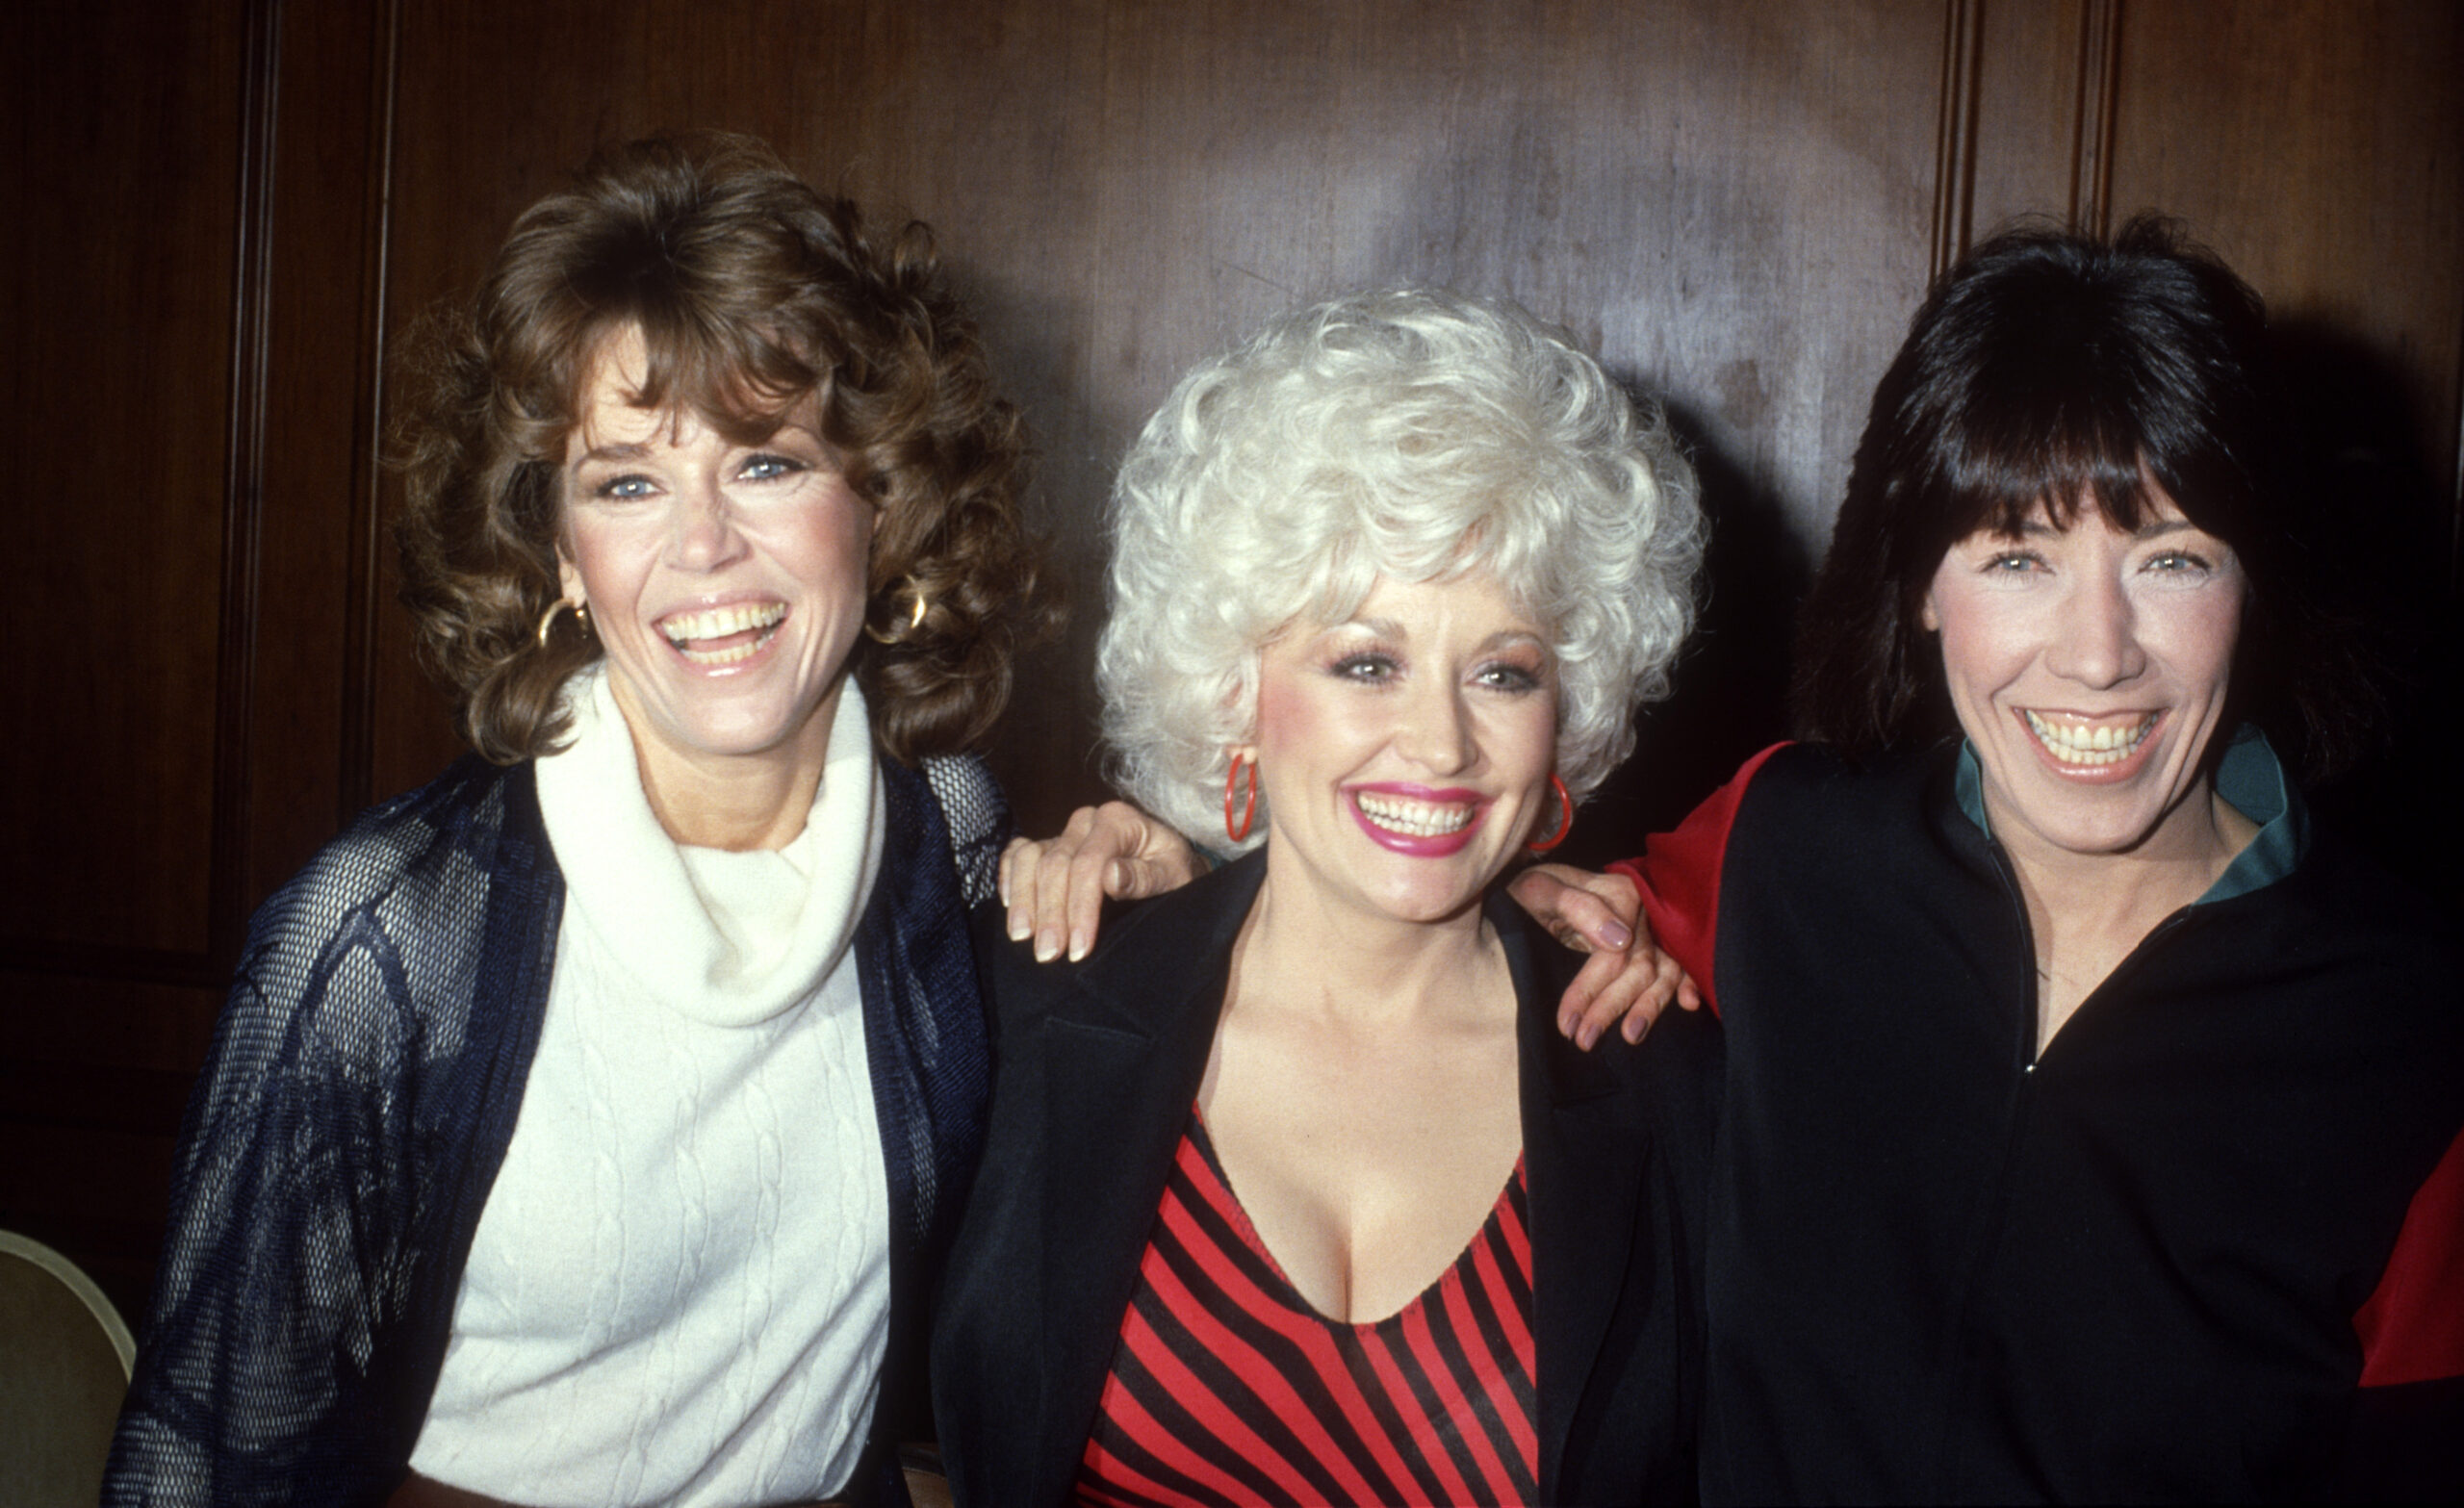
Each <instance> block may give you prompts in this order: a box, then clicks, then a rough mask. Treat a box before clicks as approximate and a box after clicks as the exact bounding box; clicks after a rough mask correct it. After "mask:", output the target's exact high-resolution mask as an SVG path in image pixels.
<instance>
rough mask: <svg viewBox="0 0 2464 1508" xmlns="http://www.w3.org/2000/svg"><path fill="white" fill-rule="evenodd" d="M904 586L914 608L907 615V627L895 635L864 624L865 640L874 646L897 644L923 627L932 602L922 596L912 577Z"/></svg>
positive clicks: (922, 592) (922, 589)
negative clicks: (868, 640) (869, 640)
mask: <svg viewBox="0 0 2464 1508" xmlns="http://www.w3.org/2000/svg"><path fill="white" fill-rule="evenodd" d="M905 585H906V587H907V595H908V596H909V597H911V598H912V599H914V606H913V607H912V608H911V609H910V610H909V612H908V614H907V626H906V627H904V628H901V629H899V630H898V631H897V632H896V633H884V632H882V631H881V630H880V629H879V628H876V627H874V626H872V625H871V624H866V625H864V636H865V637H866V638H869V639H871V640H872V641H873V642H874V643H876V644H898V643H902V642H904V641H905V640H907V639H910V638H911V637H913V636H914V633H915V630H916V629H918V628H921V627H923V626H924V615H925V614H926V613H928V612H931V611H932V610H933V600H932V599H931V598H929V597H927V596H925V595H924V588H923V587H922V586H921V585H919V584H917V582H916V579H915V578H914V577H913V576H909V577H908V578H907V580H906V582H905Z"/></svg>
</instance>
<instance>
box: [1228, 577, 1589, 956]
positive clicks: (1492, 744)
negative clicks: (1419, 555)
mask: <svg viewBox="0 0 2464 1508" xmlns="http://www.w3.org/2000/svg"><path fill="white" fill-rule="evenodd" d="M1556 721H1557V681H1556V667H1555V661H1554V657H1553V654H1552V653H1551V651H1550V648H1549V638H1548V636H1547V634H1545V633H1544V632H1543V631H1542V629H1541V627H1540V626H1538V625H1537V624H1534V623H1532V622H1531V621H1530V620H1529V619H1528V618H1527V617H1526V616H1525V615H1524V614H1523V613H1522V612H1521V611H1520V610H1519V609H1518V608H1517V607H1516V606H1515V605H1514V603H1513V602H1512V601H1510V600H1509V599H1508V598H1507V597H1506V595H1505V593H1504V592H1503V591H1502V590H1501V588H1500V587H1499V586H1498V585H1497V584H1496V583H1495V582H1494V581H1492V580H1490V579H1489V578H1488V577H1486V576H1482V575H1474V576H1467V577H1463V578H1460V579H1457V580H1453V581H1447V582H1420V583H1405V582H1398V581H1391V580H1386V579H1383V578H1380V579H1379V580H1378V582H1377V583H1376V585H1375V586H1373V588H1372V589H1371V590H1370V593H1369V595H1368V596H1367V597H1366V598H1365V599H1363V600H1362V601H1361V604H1360V608H1359V610H1358V611H1357V612H1355V613H1353V614H1352V615H1351V617H1350V618H1349V619H1348V620H1347V621H1346V622H1343V623H1340V624H1332V625H1325V626H1316V627H1311V626H1298V627H1295V628H1294V629H1292V630H1290V631H1289V632H1287V633H1285V634H1284V635H1283V636H1282V637H1280V638H1278V639H1277V640H1275V641H1274V642H1273V643H1272V644H1270V645H1269V646H1267V648H1266V650H1265V652H1264V653H1263V654H1262V656H1261V659H1260V666H1259V683H1258V722H1257V742H1256V744H1255V745H1254V746H1253V747H1252V748H1250V749H1248V750H1245V751H1243V752H1244V753H1246V754H1251V755H1252V756H1253V757H1255V759H1256V760H1257V766H1258V780H1259V785H1260V788H1261V789H1262V790H1263V791H1264V792H1265V794H1266V797H1267V802H1268V811H1269V834H1268V836H1269V840H1270V846H1269V850H1268V853H1269V864H1270V870H1269V873H1270V877H1272V878H1274V879H1277V880H1280V881H1282V882H1285V883H1287V884H1289V883H1296V884H1298V885H1300V886H1302V887H1304V888H1305V889H1307V890H1308V891H1310V892H1312V893H1314V894H1315V895H1316V897H1317V898H1318V900H1319V901H1320V902H1321V903H1323V904H1331V905H1333V906H1336V907H1350V908H1357V909H1359V910H1361V911H1364V912H1367V913H1370V914H1372V915H1374V916H1378V917H1384V918H1389V919H1397V920H1403V921H1415V922H1428V921H1442V920H1447V919H1450V918H1457V917H1460V916H1462V915H1464V914H1465V913H1466V912H1467V911H1469V910H1470V909H1471V908H1473V907H1476V906H1477V905H1478V902H1479V899H1480V896H1481V894H1482V892H1483V891H1485V890H1486V889H1487V888H1488V886H1489V884H1490V882H1493V881H1494V880H1496V879H1497V877H1498V876H1499V875H1500V874H1501V873H1502V872H1503V871H1504V869H1505V866H1506V863H1507V861H1508V860H1509V859H1510V858H1512V857H1513V856H1514V851H1515V849H1516V847H1517V846H1518V845H1520V844H1522V843H1523V842H1525V841H1526V840H1527V839H1528V838H1529V837H1530V836H1531V833H1532V829H1533V826H1534V823H1535V821H1538V820H1542V819H1543V818H1545V817H1547V816H1548V815H1550V814H1552V813H1553V809H1554V808H1553V802H1552V800H1551V796H1550V790H1549V772H1550V770H1551V768H1552V767H1553V761H1554V758H1555V752H1556Z"/></svg>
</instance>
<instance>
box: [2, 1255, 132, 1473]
mask: <svg viewBox="0 0 2464 1508" xmlns="http://www.w3.org/2000/svg"><path fill="white" fill-rule="evenodd" d="M136 1360H137V1342H136V1340H135V1339H134V1338H132V1337H131V1336H130V1335H129V1333H128V1326H127V1325H126V1324H125V1323H123V1322H122V1321H121V1319H120V1317H119V1311H118V1310H116V1309H114V1308H113V1307H112V1301H111V1300H110V1299H108V1298H105V1297H104V1296H103V1291H102V1290H101V1289H98V1288H96V1287H94V1284H93V1281H92V1280H91V1279H90V1278H88V1277H87V1276H86V1274H85V1273H83V1272H80V1271H79V1270H77V1265H76V1264H75V1263H73V1262H70V1261H69V1260H68V1259H67V1258H65V1257H64V1256H62V1255H61V1254H60V1253H58V1252H56V1251H54V1250H52V1249H51V1248H50V1247H48V1246H46V1245H44V1244H43V1243H42V1242H40V1241H36V1240H27V1239H26V1238H24V1237H22V1236H19V1235H16V1234H14V1233H13V1232H10V1231H0V1508H56V1505H67V1504H75V1505H76V1508H92V1505H93V1504H94V1503H95V1502H96V1501H97V1500H98V1499H99V1498H100V1497H101V1495H102V1488H103V1458H104V1457H105V1456H106V1455H108V1454H109V1453H110V1451H111V1444H112V1423H113V1421H114V1420H115V1419H117V1418H118V1417H119V1405H120V1399H121V1397H122V1396H123V1395H125V1394H126V1393H127V1392H128V1371H129V1367H131V1366H132V1365H133V1364H134V1363H135V1362H136Z"/></svg>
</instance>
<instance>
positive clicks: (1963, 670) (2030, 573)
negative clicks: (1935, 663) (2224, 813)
mask: <svg viewBox="0 0 2464 1508" xmlns="http://www.w3.org/2000/svg"><path fill="white" fill-rule="evenodd" d="M2148 502H2149V507H2148V508H2147V509H2146V510H2145V513H2144V515H2143V517H2144V520H2145V522H2144V523H2143V524H2142V526H2141V527H2140V528H2139V529H2137V530H2136V531H2134V532H2131V533H2124V532H2122V531H2121V530H2119V529H2117V528H2115V527H2114V526H2113V525H2112V524H2110V523H2109V522H2107V520H2106V519H2105V516H2104V515H2103V513H2102V512H2100V511H2098V510H2097V509H2096V508H2095V507H2093V506H2092V505H2090V506H2087V507H2083V508H2082V509H2081V510H2080V512H2079V513H2078V514H2077V516H2076V517H2075V519H2074V521H2073V523H2072V525H2071V526H2070V527H2069V528H2066V529H2065V528H2056V527H2055V526H2053V524H2051V523H2049V522H2048V521H2047V516H2046V515H2045V514H2044V513H2043V512H2042V511H2041V510H2040V511H2039V513H2038V514H2037V516H2036V517H2035V519H2034V520H2033V521H2031V522H2030V523H2029V524H2027V525H2026V526H2025V527H2024V528H2023V529H2022V530H2021V531H2020V533H2019V535H2018V536H2017V537H2012V536H2009V535H2004V534H1999V533H1994V532H1992V531H1989V530H1981V531H1979V532H1977V533H1974V534H1971V535H1969V536H1968V537H1967V538H1965V539H1963V540H1961V541H1960V542H1959V543H1957V544H1955V545H1953V546H1952V547H1951V549H1950V551H1949V552H1948V553H1947V554H1945V555H1944V556H1943V557H1942V563H1941V565H1940V567H1939V568H1938V569H1937V570H1936V572H1935V574H1934V582H1933V586H1932V587H1931V589H1930V590H1928V592H1927V593H1926V596H1925V605H1924V622H1925V626H1926V627H1927V628H1929V629H1936V630H1938V631H1939V632H1940V634H1941V639H1942V668H1943V671H1944V673H1945V674H1946V676H1947V677H1948V679H1949V683H1950V694H1951V704H1952V706H1953V707H1954V708H1955V709H1956V710H1957V711H1958V713H1959V719H1960V726H1961V727H1962V728H1963V729H1965V730H1966V733H1967V736H1968V740H1969V742H1971V743H1972V744H1973V745H1974V746H1975V748H1976V753H1977V759H1978V763H1979V764H1980V765H1981V766H1982V767H1983V770H1984V775H1985V805H1986V812H1987V815H1988V816H1989V818H1990V820H1991V822H1992V824H1993V831H1994V834H1995V836H1997V837H1999V838H2000V839H2001V840H2002V841H2003V842H2004V843H2005V844H2006V845H2008V846H2011V847H2012V848H2013V850H2014V852H2015V853H2019V854H2024V853H2025V852H2028V851H2030V850H2035V851H2037V852H2043V851H2044V849H2043V848H2041V847H2039V846H2040V845H2041V846H2049V848H2050V849H2054V850H2060V851H2062V852H2064V853H2067V854H2073V855H2097V854H2116V853H2123V852H2128V851H2132V850H2136V849H2140V848H2141V847H2142V845H2145V844H2148V843H2150V842H2151V840H2154V841H2156V842H2159V843H2161V842H2163V841H2166V835H2167V834H2169V833H2173V834H2178V835H2180V836H2181V837H2183V839H2184V840H2185V841H2195V840H2196V835H2197V834H2199V833H2200V832H2202V831H2206V829H2205V826H2204V824H2203V823H2202V822H2200V821H2199V820H2197V819H2199V818H2202V817H2203V816H2204V815H2205V813H2204V812H2203V811H2202V810H2201V809H2200V808H2201V804H2200V803H2196V802H2192V801H2188V800H2186V799H2185V798H2187V797H2190V796H2192V795H2193V794H2194V793H2197V792H2203V791H2204V790H2205V789H2206V786H2207V776H2206V774H2205V765H2204V763H2203V758H2204V755H2205V754H2206V752H2207V748H2208V744H2209V742H2210V741H2211V740H2212V739H2213V738H2214V737H2215V736H2216V731H2217V728H2219V726H2220V723H2221V721H2222V719H2223V716H2224V700H2225V689H2226V685H2227V682H2228V681H2229V679H2230V672H2231V669H2232V664H2233V647H2234V643H2235V641H2236V639H2237V638H2238V637H2239V635H2240V631H2241V623H2242V607H2243V600H2244V598H2245V596H2246V591H2247V587H2246V581H2245V579H2244V576H2243V574H2242V567H2241V562H2240V561H2239V560H2238V559H2237V558H2236V557H2235V555H2234V552H2233V550H2232V549H2231V548H2230V547H2229V546H2227V545H2226V544H2225V543H2224V542H2223V541H2221V540H2220V539H2218V538H2216V537H2215V536H2214V535H2212V534H2208V533H2206V532H2205V531H2203V530H2201V529H2199V528H2198V527H2197V526H2195V525H2194V524H2191V523H2190V522H2189V521H2188V520H2187V519H2185V518H2183V516H2182V513H2181V510H2180V508H2179V507H2178V506H2176V505H2175V504H2174V502H2173V500H2172V499H2171V498H2169V497H2166V496H2165V495H2164V493H2163V492H2162V491H2161V490H2157V489H2155V488H2154V487H2153V484H2152V483H2151V484H2150V496H2149V498H2148ZM2186 819H2187V820H2186Z"/></svg>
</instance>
